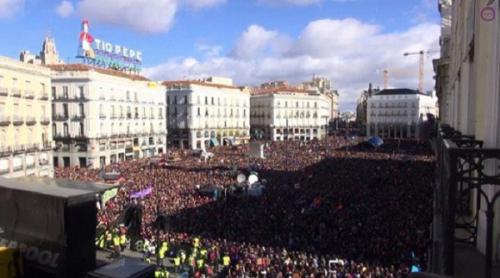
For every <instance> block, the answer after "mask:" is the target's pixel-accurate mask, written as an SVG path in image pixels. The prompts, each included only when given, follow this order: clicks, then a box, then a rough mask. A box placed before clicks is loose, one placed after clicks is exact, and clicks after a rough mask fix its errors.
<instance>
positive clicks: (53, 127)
mask: <svg viewBox="0 0 500 278" xmlns="http://www.w3.org/2000/svg"><path fill="white" fill-rule="evenodd" d="M56 136H57V126H56V124H52V137H56Z"/></svg>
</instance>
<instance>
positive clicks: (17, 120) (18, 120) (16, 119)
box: [12, 116, 24, 125]
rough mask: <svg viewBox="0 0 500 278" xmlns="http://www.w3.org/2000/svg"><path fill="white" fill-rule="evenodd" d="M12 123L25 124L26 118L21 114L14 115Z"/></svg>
mask: <svg viewBox="0 0 500 278" xmlns="http://www.w3.org/2000/svg"><path fill="white" fill-rule="evenodd" d="M12 123H13V124H14V125H22V124H24V118H23V117H21V116H14V118H13V119H12Z"/></svg>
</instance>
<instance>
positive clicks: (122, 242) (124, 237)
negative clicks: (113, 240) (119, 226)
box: [120, 233, 127, 251]
mask: <svg viewBox="0 0 500 278" xmlns="http://www.w3.org/2000/svg"><path fill="white" fill-rule="evenodd" d="M126 246H127V235H125V233H122V234H121V235H120V247H121V250H122V251H123V250H125V247H126Z"/></svg>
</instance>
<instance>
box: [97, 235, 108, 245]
mask: <svg viewBox="0 0 500 278" xmlns="http://www.w3.org/2000/svg"><path fill="white" fill-rule="evenodd" d="M105 244H106V237H105V234H104V233H103V234H101V235H100V236H99V238H97V241H96V246H97V248H99V249H104V246H105Z"/></svg>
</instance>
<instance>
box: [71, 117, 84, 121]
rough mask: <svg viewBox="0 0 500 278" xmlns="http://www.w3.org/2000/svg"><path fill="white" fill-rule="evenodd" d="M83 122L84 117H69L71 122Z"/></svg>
mask: <svg viewBox="0 0 500 278" xmlns="http://www.w3.org/2000/svg"><path fill="white" fill-rule="evenodd" d="M83 120H85V115H73V116H72V117H71V121H72V122H81V121H83Z"/></svg>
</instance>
